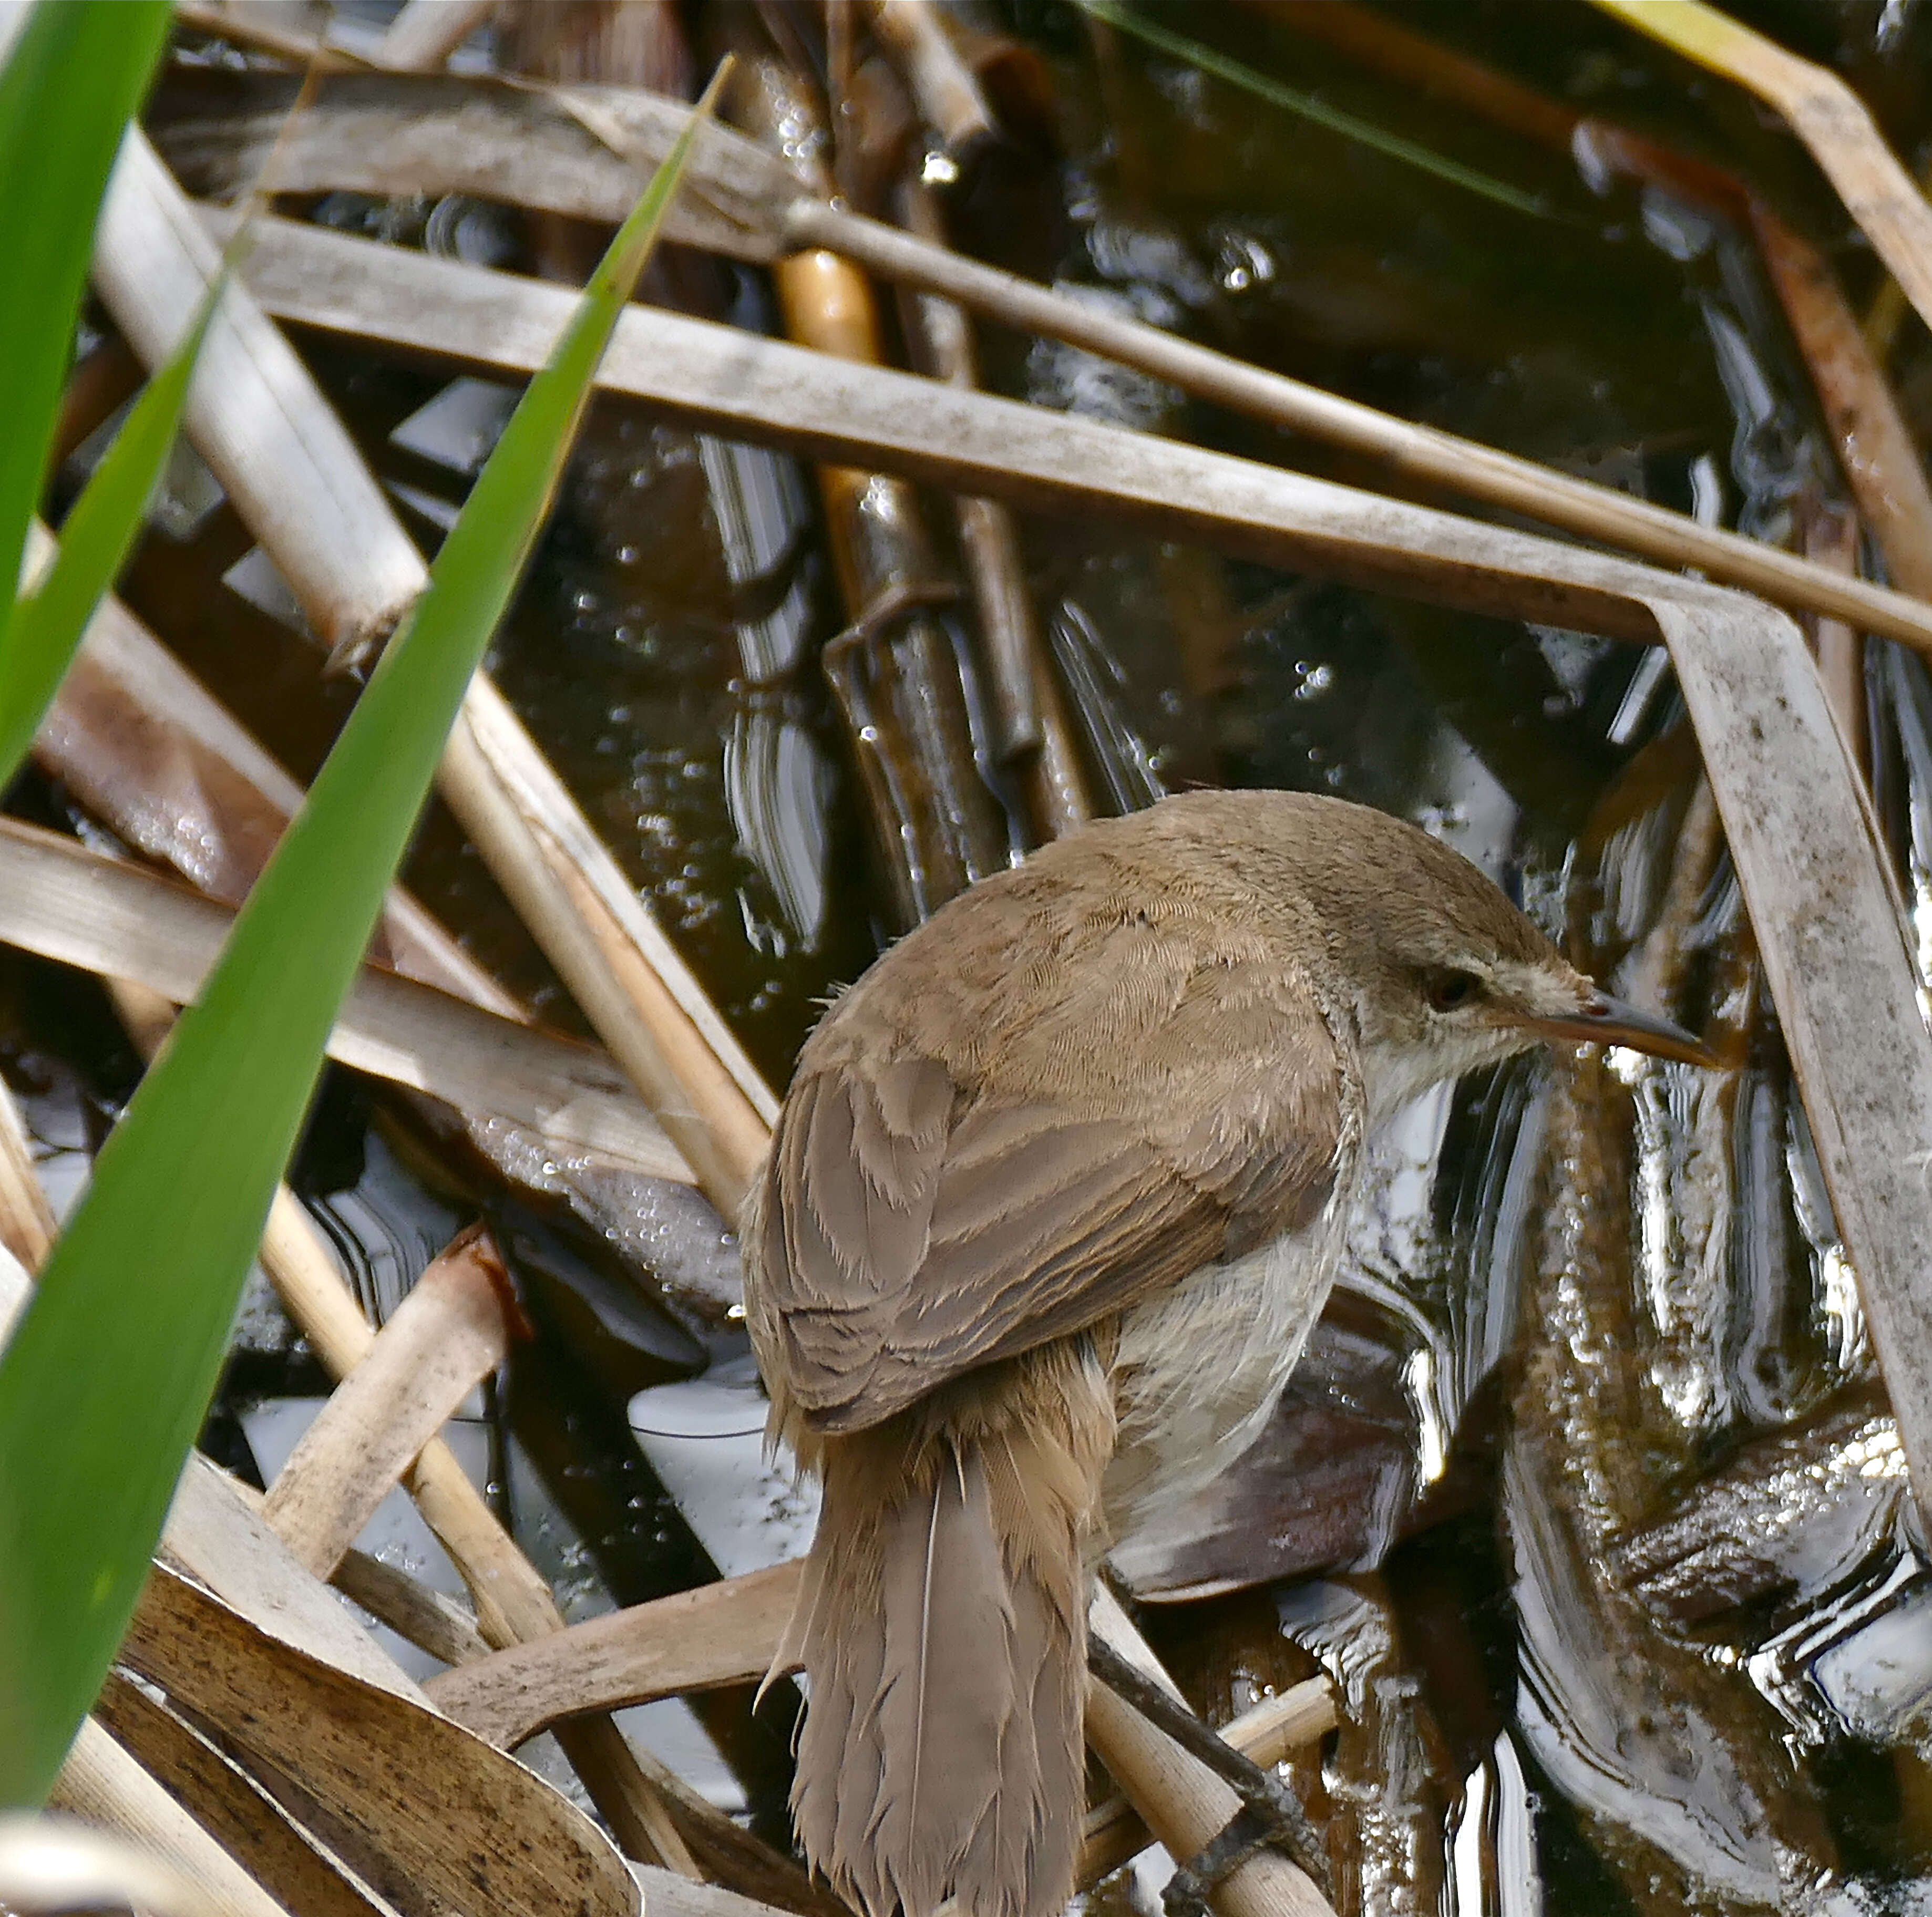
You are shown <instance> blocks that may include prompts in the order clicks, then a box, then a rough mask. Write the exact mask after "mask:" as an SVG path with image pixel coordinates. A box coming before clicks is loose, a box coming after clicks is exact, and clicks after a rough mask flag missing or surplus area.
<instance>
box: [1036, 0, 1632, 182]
mask: <svg viewBox="0 0 1932 1917" xmlns="http://www.w3.org/2000/svg"><path fill="white" fill-rule="evenodd" d="M1073 3H1074V5H1076V6H1077V7H1080V8H1081V9H1082V10H1083V11H1084V12H1086V13H1091V14H1092V15H1093V17H1094V19H1096V20H1104V21H1105V22H1106V23H1107V25H1108V26H1110V27H1115V28H1118V29H1119V30H1120V31H1121V32H1123V33H1130V34H1133V36H1134V37H1135V38H1136V40H1145V41H1146V42H1147V43H1148V46H1152V47H1154V48H1157V49H1158V50H1159V51H1160V52H1163V53H1166V54H1168V55H1170V56H1171V57H1172V58H1175V59H1176V60H1183V61H1185V62H1187V65H1189V66H1190V67H1198V68H1199V69H1200V70H1201V71H1202V72H1203V73H1204V74H1213V75H1214V77H1215V78H1216V79H1217V80H1226V82H1227V83H1229V86H1238V87H1240V88H1241V89H1242V91H1243V92H1247V93H1252V94H1253V95H1255V96H1256V98H1257V99H1261V100H1265V101H1268V104H1270V105H1271V106H1274V107H1281V108H1283V110H1286V112H1288V113H1294V114H1296V115H1299V116H1300V117H1301V118H1303V119H1304V120H1311V121H1313V122H1314V123H1315V124H1316V125H1317V126H1320V127H1327V128H1328V130H1329V131H1330V132H1331V133H1340V135H1341V136H1343V139H1352V140H1354V141H1355V142H1357V143H1358V145H1363V146H1367V147H1370V148H1373V149H1374V151H1376V152H1378V153H1380V154H1385V155H1386V156H1387V157H1388V158H1390V159H1391V160H1400V161H1401V162H1402V163H1403V165H1404V166H1414V167H1415V168H1417V169H1418V170H1419V171H1421V172H1425V173H1433V174H1434V175H1435V176H1436V178H1438V179H1439V180H1447V181H1448V182H1449V183H1450V184H1451V185H1452V186H1459V187H1467V188H1468V190H1469V191H1470V192H1472V193H1481V195H1482V196H1483V197H1484V199H1493V200H1494V201H1495V202H1496V204H1497V205H1499V206H1507V207H1508V208H1511V210H1512V211H1515V212H1518V213H1530V214H1535V215H1537V216H1538V217H1539V218H1544V219H1547V218H1548V217H1550V208H1549V206H1548V205H1547V203H1546V202H1544V200H1543V199H1542V198H1541V196H1539V195H1538V194H1536V193H1525V192H1524V191H1523V190H1522V189H1521V188H1520V187H1513V186H1511V185H1509V184H1507V183H1506V182H1505V181H1502V180H1499V179H1496V178H1492V177H1491V176H1490V175H1489V174H1487V173H1484V172H1478V170H1477V169H1476V168H1475V167H1474V166H1464V165H1463V163H1461V161H1460V160H1451V159H1448V158H1446V157H1445V156H1444V155H1443V154H1440V153H1436V152H1433V151H1431V150H1430V148H1428V147H1426V146H1424V145H1421V143H1420V142H1418V141H1416V140H1412V139H1404V138H1403V136H1402V135H1401V134H1400V133H1391V132H1390V131H1389V130H1388V127H1379V126H1377V125H1376V124H1375V123H1374V122H1373V121H1371V120H1364V119H1361V118H1358V117H1357V116H1356V115H1355V114H1353V113H1346V112H1344V111H1343V109H1342V108H1340V107H1331V106H1330V105H1329V104H1328V101H1325V100H1319V99H1317V98H1316V96H1315V95H1313V94H1312V93H1304V92H1302V91H1301V89H1299V88H1298V87H1292V86H1289V85H1288V84H1287V83H1286V82H1285V81H1282V80H1277V79H1275V78H1274V76H1273V75H1272V74H1265V73H1262V71H1260V70H1259V68H1254V67H1251V66H1250V65H1247V62H1245V61H1242V60H1237V59H1235V58H1232V56H1231V55H1228V54H1226V53H1217V52H1215V51H1214V49H1213V48H1212V47H1211V46H1202V43H1200V41H1199V40H1190V39H1189V38H1188V37H1187V35H1186V34H1178V33H1170V32H1169V31H1168V30H1167V28H1166V27H1163V26H1156V25H1155V23H1154V22H1153V21H1152V20H1148V18H1147V17H1145V15H1144V14H1141V13H1135V12H1134V11H1133V10H1131V9H1130V8H1129V7H1122V6H1118V5H1115V0H1073ZM1599 4H1602V0H1599Z"/></svg>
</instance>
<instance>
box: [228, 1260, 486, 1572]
mask: <svg viewBox="0 0 1932 1917" xmlns="http://www.w3.org/2000/svg"><path fill="white" fill-rule="evenodd" d="M506 1306H507V1307H508V1314H514V1316H515V1317H516V1318H517V1319H519V1320H520V1318H521V1313H520V1312H519V1311H517V1307H516V1306H515V1304H514V1293H513V1292H511V1289H510V1279H509V1274H508V1273H507V1272H506V1271H505V1270H504V1269H503V1266H502V1260H501V1259H500V1258H499V1256H498V1254H497V1252H496V1247H495V1246H494V1245H493V1244H491V1243H490V1239H489V1238H488V1236H487V1235H486V1234H485V1233H484V1231H483V1230H482V1228H481V1226H471V1227H470V1228H469V1229H468V1230H467V1231H466V1232H463V1234H461V1235H460V1236H459V1237H458V1238H457V1239H456V1241H455V1242H454V1243H453V1244H451V1245H450V1246H449V1247H448V1249H447V1250H445V1251H444V1252H443V1253H442V1254H441V1255H440V1256H438V1257H437V1258H436V1259H434V1260H432V1261H431V1263H430V1265H429V1266H428V1268H427V1269H426V1270H425V1271H424V1273H423V1274H422V1277H420V1278H419V1279H418V1280H416V1283H414V1284H413V1285H412V1286H410V1290H409V1294H408V1295H407V1297H406V1298H404V1300H403V1301H402V1304H401V1306H400V1307H398V1309H397V1310H396V1312H395V1314H394V1315H393V1316H392V1317H391V1318H390V1319H389V1321H388V1322H386V1324H385V1325H383V1328H382V1330H381V1331H379V1332H377V1334H376V1341H375V1343H374V1344H373V1345H371V1346H370V1347H369V1350H368V1355H366V1356H365V1358H363V1360H362V1362H361V1363H360V1364H358V1365H357V1366H356V1368H355V1370H353V1371H352V1372H350V1373H349V1375H348V1376H347V1377H346V1378H344V1379H343V1381H342V1382H341V1384H340V1385H338V1386H337V1387H336V1388H335V1391H332V1393H330V1394H329V1399H328V1401H327V1402H326V1403H325V1404H324V1405H323V1408H322V1410H321V1412H320V1415H318V1416H317V1418H316V1421H315V1422H314V1424H311V1426H310V1427H309V1428H308V1430H307V1431H305V1432H304V1433H303V1434H302V1438H301V1439H300V1440H299V1442H298V1443H297V1444H296V1448H295V1449H294V1451H292V1452H291V1453H290V1454H289V1457H288V1459H287V1462H286V1463H284V1465H283V1466H282V1468H281V1470H280V1471H279V1472H277V1473H276V1475H275V1482H274V1483H273V1484H271V1485H270V1486H269V1494H268V1497H267V1499H266V1501H265V1502H264V1503H263V1507H262V1514H263V1517H265V1518H266V1519H267V1520H268V1522H269V1523H270V1524H271V1525H272V1526H274V1527H275V1530H276V1531H277V1532H278V1533H279V1534H280V1535H281V1539H282V1541H283V1542H284V1544H287V1546H288V1547H289V1549H290V1550H291V1551H292V1552H293V1553H294V1554H295V1556H296V1558H297V1559H298V1560H299V1562H302V1564H304V1565H307V1566H308V1568H309V1569H310V1570H311V1571H313V1572H314V1574H315V1575H316V1576H317V1577H320V1578H322V1579H324V1580H326V1579H329V1578H330V1577H332V1576H333V1575H334V1574H335V1569H336V1567H337V1566H338V1565H340V1564H341V1562H342V1559H343V1558H344V1556H345V1554H346V1553H347V1551H348V1550H349V1548H350V1546H351V1545H352V1544H354V1543H355V1541H356V1539H357V1538H359V1537H360V1536H361V1535H362V1530H363V1527H364V1526H365V1525H366V1524H368V1522H369V1520H371V1518H372V1517H374V1516H375V1514H376V1508H377V1505H380V1503H381V1502H383V1499H384V1498H385V1497H386V1496H388V1495H389V1490H390V1488H391V1487H392V1486H393V1485H395V1484H398V1483H400V1482H401V1480H402V1478H403V1477H404V1475H405V1474H406V1473H407V1471H408V1470H409V1468H410V1464H411V1463H413V1461H414V1460H415V1459H416V1457H418V1456H419V1454H421V1452H422V1448H423V1447H424V1446H425V1445H427V1444H428V1442H429V1441H430V1440H431V1439H432V1438H434V1436H436V1435H437V1433H438V1432H440V1430H442V1429H443V1427H444V1425H446V1424H448V1423H449V1421H450V1419H451V1418H453V1417H455V1415H456V1413H457V1412H458V1411H459V1410H460V1409H461V1408H462V1406H463V1400H465V1399H466V1398H467V1397H469V1394H470V1393H471V1392H472V1391H475V1388H477V1386H478V1385H480V1384H481V1382H483V1381H484V1379H486V1378H488V1377H490V1376H492V1375H493V1373H495V1372H496V1370H497V1368H498V1367H499V1366H500V1365H501V1364H502V1362H503V1361H504V1358H505V1357H506V1356H507V1355H508V1349H509V1340H510V1337H511V1330H512V1325H511V1322H510V1316H509V1315H508V1314H506V1310H505V1307H506Z"/></svg>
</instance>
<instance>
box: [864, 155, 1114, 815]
mask: <svg viewBox="0 0 1932 1917" xmlns="http://www.w3.org/2000/svg"><path fill="white" fill-rule="evenodd" d="M901 209H902V213H903V217H904V220H905V223H906V225H907V227H908V228H909V229H910V230H911V231H913V233H917V234H918V235H919V237H920V238H921V239H927V240H931V241H933V242H935V243H938V242H943V241H944V237H945V227H944V215H943V214H941V211H940V207H939V203H938V196H936V195H935V193H934V192H933V190H932V188H931V187H929V186H927V185H926V184H925V183H924V182H923V181H922V180H920V179H919V178H916V176H913V175H908V177H907V178H906V180H905V181H904V184H903V186H902V187H901ZM906 307H907V330H908V332H910V333H911V334H912V335H913V338H914V340H915V342H916V345H917V347H918V348H919V350H920V352H921V353H922V355H923V356H924V359H925V360H926V368H925V370H926V371H929V372H930V373H931V374H932V375H933V376H934V377H935V378H937V379H940V380H944V382H945V383H946V384H947V385H948V386H956V387H958V388H959V389H961V390H962V391H964V392H974V391H977V389H978V387H979V384H980V370H979V366H978V363H977V355H976V354H975V353H974V350H973V334H972V325H971V321H969V320H968V318H967V317H966V314H965V311H963V310H962V308H960V307H959V306H958V305H956V304H955V303H954V302H953V301H951V300H950V299H941V298H939V297H938V295H937V294H934V293H915V294H914V295H913V296H912V297H911V298H910V299H909V300H908V301H907V302H906ZM953 511H954V512H955V513H956V515H957V517H958V520H959V553H960V556H961V558H962V560H963V561H964V562H965V568H966V577H967V580H968V583H969V584H970V585H971V588H972V591H973V599H974V607H975V609H976V610H977V613H978V614H979V625H980V640H981V643H982V645H983V648H984V650H985V654H986V666H987V673H986V677H987V684H988V687H989V691H991V694H992V706H993V710H994V714H995V725H996V727H997V732H996V736H997V739H998V750H999V754H1000V757H1001V759H1002V760H1004V763H1006V764H1007V766H1008V768H1009V769H1010V770H1011V771H1013V772H1014V773H1016V775H1017V776H1018V778H1019V782H1020V785H1021V788H1022V792H1023V793H1024V794H1025V801H1026V808H1027V813H1028V819H1029V820H1030V822H1031V824H1032V826H1033V829H1034V832H1035V834H1036V835H1037V838H1039V840H1040V841H1042V842H1044V841H1046V840H1049V839H1053V838H1060V837H1061V836H1062V835H1064V834H1065V833H1067V832H1071V831H1072V830H1073V828H1074V827H1075V826H1078V825H1081V824H1083V823H1085V821H1086V820H1088V819H1091V817H1093V816H1094V801H1093V797H1092V795H1091V792H1090V791H1089V790H1088V781H1087V775H1086V772H1085V769H1084V768H1083V767H1082V765H1081V763H1080V757H1079V748H1077V747H1076V745H1075V743H1074V740H1073V729H1072V727H1070V724H1068V721H1067V702H1066V700H1065V698H1064V696H1063V695H1062V693H1061V686H1060V679H1059V675H1058V673H1057V671H1056V670H1055V667H1054V663H1053V660H1052V655H1050V653H1049V651H1048V649H1047V646H1046V639H1045V637H1044V636H1043V634H1042V633H1041V631H1040V617H1039V615H1038V613H1037V612H1036V610H1034V603H1033V595H1032V593H1031V591H1030V590H1029V589H1028V585H1027V580H1026V570H1025V565H1024V564H1023V562H1022V559H1021V556H1020V538H1019V526H1018V524H1017V523H1016V521H1015V520H1014V518H1013V514H1012V513H1011V512H1010V511H1008V510H1007V508H1006V507H1005V506H1004V505H1001V503H1000V502H999V501H998V500H997V499H978V498H975V497H974V496H971V495H970V494H966V493H956V494H955V495H954V496H953Z"/></svg>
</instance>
